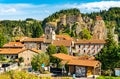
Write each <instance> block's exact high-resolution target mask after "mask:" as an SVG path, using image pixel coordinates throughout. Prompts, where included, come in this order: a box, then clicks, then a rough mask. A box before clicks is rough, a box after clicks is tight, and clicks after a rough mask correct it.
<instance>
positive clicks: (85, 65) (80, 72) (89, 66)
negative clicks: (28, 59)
mask: <svg viewBox="0 0 120 79" xmlns="http://www.w3.org/2000/svg"><path fill="white" fill-rule="evenodd" d="M52 56H53V57H56V58H58V59H61V61H62V62H61V64H62V66H63V67H64V66H65V65H68V68H69V70H68V71H67V72H68V73H69V74H70V75H73V74H75V75H76V76H77V77H89V76H96V75H101V63H100V62H99V61H97V60H95V59H91V57H83V56H79V57H76V56H70V55H66V54H62V53H58V54H53V55H52ZM64 70H66V69H64Z"/></svg>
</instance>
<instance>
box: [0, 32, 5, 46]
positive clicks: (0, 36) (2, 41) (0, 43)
mask: <svg viewBox="0 0 120 79" xmlns="http://www.w3.org/2000/svg"><path fill="white" fill-rule="evenodd" d="M6 41H7V40H6V38H5V37H4V35H3V34H1V33H0V47H2V46H3V45H4V44H5V43H6Z"/></svg>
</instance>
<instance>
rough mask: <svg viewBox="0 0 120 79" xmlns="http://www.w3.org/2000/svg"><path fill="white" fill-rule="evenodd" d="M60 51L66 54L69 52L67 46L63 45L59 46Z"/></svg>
mask: <svg viewBox="0 0 120 79" xmlns="http://www.w3.org/2000/svg"><path fill="white" fill-rule="evenodd" d="M58 53H65V54H68V50H67V48H66V47H65V46H63V45H61V46H60V47H59V48H58Z"/></svg>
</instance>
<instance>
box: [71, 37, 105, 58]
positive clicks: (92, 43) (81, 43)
mask: <svg viewBox="0 0 120 79" xmlns="http://www.w3.org/2000/svg"><path fill="white" fill-rule="evenodd" d="M105 43H106V42H105V40H99V39H98V40H93V39H91V40H79V39H77V40H76V41H74V47H73V48H72V52H73V53H74V54H77V55H90V56H93V55H96V54H97V53H98V52H100V50H101V49H102V48H103V47H104V44H105Z"/></svg>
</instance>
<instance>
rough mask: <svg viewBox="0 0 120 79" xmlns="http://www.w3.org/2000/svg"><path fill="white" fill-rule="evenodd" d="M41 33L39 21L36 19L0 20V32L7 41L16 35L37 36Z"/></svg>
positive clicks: (13, 38)
mask: <svg viewBox="0 0 120 79" xmlns="http://www.w3.org/2000/svg"><path fill="white" fill-rule="evenodd" d="M42 33H43V29H42V26H41V21H38V20H34V19H31V18H28V19H26V20H19V21H17V20H3V21H0V34H1V35H3V36H4V37H5V38H7V41H14V40H15V38H16V37H21V36H29V37H39V36H40V35H42Z"/></svg>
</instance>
